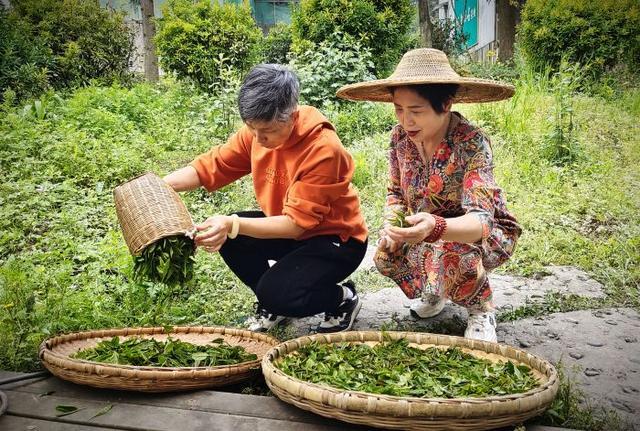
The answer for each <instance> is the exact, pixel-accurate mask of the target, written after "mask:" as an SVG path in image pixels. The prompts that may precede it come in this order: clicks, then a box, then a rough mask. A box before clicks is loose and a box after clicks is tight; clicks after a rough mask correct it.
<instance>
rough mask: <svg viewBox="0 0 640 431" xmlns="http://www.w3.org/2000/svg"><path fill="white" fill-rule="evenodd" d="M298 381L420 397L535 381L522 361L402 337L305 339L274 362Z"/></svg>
mask: <svg viewBox="0 0 640 431" xmlns="http://www.w3.org/2000/svg"><path fill="white" fill-rule="evenodd" d="M275 365H276V366H277V367H278V368H280V369H281V370H282V371H283V372H284V373H286V374H288V375H290V376H292V377H295V378H298V379H300V380H303V381H307V382H311V383H318V384H321V385H326V386H332V387H334V388H338V389H344V390H353V391H362V392H369V393H374V394H387V395H396V396H411V397H423V398H432V397H438V398H458V397H485V396H491V395H505V394H514V393H522V392H526V391H528V390H530V389H533V388H535V387H536V386H538V382H537V379H536V378H535V377H534V376H533V373H532V372H531V370H530V369H529V368H528V367H526V366H524V365H515V364H514V363H512V362H510V361H508V362H498V363H492V362H491V361H488V360H486V359H481V358H477V357H475V356H472V355H470V354H467V353H464V352H463V351H462V350H460V349H459V348H457V347H452V348H448V349H446V350H445V349H439V348H436V347H430V348H427V349H426V350H422V349H418V348H415V347H411V346H409V343H408V342H407V340H405V339H399V340H394V341H385V342H383V343H379V344H377V345H375V346H374V347H371V346H369V345H366V344H349V343H340V344H333V345H331V344H317V343H315V342H314V343H311V344H309V345H307V346H303V347H301V348H300V349H298V350H296V351H295V352H293V353H291V354H288V355H286V356H285V357H284V358H282V360H281V361H278V362H277V363H276V364H275Z"/></svg>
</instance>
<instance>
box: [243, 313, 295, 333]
mask: <svg viewBox="0 0 640 431" xmlns="http://www.w3.org/2000/svg"><path fill="white" fill-rule="evenodd" d="M287 322H289V318H288V317H286V316H280V317H279V318H277V319H276V321H275V323H274V324H273V326H272V327H271V328H269V329H267V328H264V327H262V328H258V329H250V328H246V329H247V331H251V332H259V333H264V332H269V331H271V330H272V329H273V328H275V327H276V326H278V325H283V324H285V323H287Z"/></svg>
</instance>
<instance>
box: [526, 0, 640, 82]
mask: <svg viewBox="0 0 640 431" xmlns="http://www.w3.org/2000/svg"><path fill="white" fill-rule="evenodd" d="M638 28H640V4H639V3H638V2H637V0H619V1H618V0H602V1H598V2H592V1H582V0H530V1H527V3H526V5H525V7H524V9H523V12H522V23H521V25H520V27H519V31H518V40H519V44H520V46H521V48H522V51H523V53H524V55H525V56H526V58H527V60H528V61H529V62H530V63H531V64H532V65H533V66H534V67H535V68H536V69H543V68H544V67H545V66H546V65H547V64H549V65H550V66H551V67H552V68H553V70H558V69H559V66H560V63H561V61H562V58H563V57H565V58H566V60H567V61H569V62H570V63H580V64H582V65H584V67H588V70H587V71H588V72H589V74H590V75H591V77H593V78H598V77H599V76H600V75H601V74H602V72H603V71H605V70H607V69H608V68H610V67H612V66H615V65H616V64H617V63H620V62H621V63H626V64H627V65H629V66H633V67H638V66H640V32H638Z"/></svg>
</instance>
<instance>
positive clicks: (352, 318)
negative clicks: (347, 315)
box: [339, 299, 362, 332]
mask: <svg viewBox="0 0 640 431" xmlns="http://www.w3.org/2000/svg"><path fill="white" fill-rule="evenodd" d="M361 308H362V301H360V299H358V303H357V304H356V308H355V310H353V313H351V320H350V321H349V325H347V327H346V328H344V329H343V330H342V331H339V332H344V331H350V330H351V328H352V327H353V324H354V322H355V321H356V319H357V318H358V314H359V313H360V309H361Z"/></svg>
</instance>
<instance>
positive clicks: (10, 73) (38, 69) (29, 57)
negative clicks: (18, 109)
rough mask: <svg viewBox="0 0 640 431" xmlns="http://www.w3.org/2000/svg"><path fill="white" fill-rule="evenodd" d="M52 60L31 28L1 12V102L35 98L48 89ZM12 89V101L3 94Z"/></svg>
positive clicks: (12, 16) (25, 23)
mask: <svg viewBox="0 0 640 431" xmlns="http://www.w3.org/2000/svg"><path fill="white" fill-rule="evenodd" d="M52 61H53V57H52V55H51V50H50V49H49V48H48V47H47V46H46V44H45V43H44V41H43V40H42V38H38V37H36V36H35V35H34V34H33V29H32V27H31V26H30V25H29V24H28V23H27V22H24V21H21V20H20V19H18V17H17V16H16V15H15V14H11V15H10V14H8V13H7V12H5V11H3V10H2V9H0V100H2V101H5V100H7V99H12V101H13V100H16V99H17V100H20V99H24V98H27V97H34V96H37V95H38V94H40V93H42V92H43V91H44V90H46V89H47V88H48V87H49V69H50V67H51V64H52ZM9 88H10V89H11V91H12V92H13V94H12V96H11V97H5V96H4V93H5V92H6V91H8V90H9Z"/></svg>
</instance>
